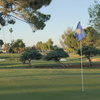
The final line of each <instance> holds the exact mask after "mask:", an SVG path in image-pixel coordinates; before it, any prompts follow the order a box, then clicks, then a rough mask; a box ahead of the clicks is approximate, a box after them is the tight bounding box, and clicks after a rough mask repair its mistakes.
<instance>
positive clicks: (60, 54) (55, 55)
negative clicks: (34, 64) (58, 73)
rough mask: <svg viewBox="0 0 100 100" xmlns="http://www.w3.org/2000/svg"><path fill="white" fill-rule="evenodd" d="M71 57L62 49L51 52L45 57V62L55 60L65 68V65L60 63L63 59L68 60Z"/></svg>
mask: <svg viewBox="0 0 100 100" xmlns="http://www.w3.org/2000/svg"><path fill="white" fill-rule="evenodd" d="M66 57H69V55H68V53H67V52H65V51H64V50H63V49H61V48H57V49H55V50H54V51H51V52H49V53H48V54H47V55H46V56H45V57H44V60H47V61H50V60H53V61H55V62H57V63H59V64H61V66H62V67H65V65H64V64H63V63H61V62H60V59H61V58H66Z"/></svg>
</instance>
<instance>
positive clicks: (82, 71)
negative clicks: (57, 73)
mask: <svg viewBox="0 0 100 100" xmlns="http://www.w3.org/2000/svg"><path fill="white" fill-rule="evenodd" d="M80 52H81V74H82V92H84V84H83V64H82V45H81V41H80Z"/></svg>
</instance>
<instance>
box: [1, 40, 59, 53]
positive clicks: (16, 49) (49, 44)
mask: <svg viewBox="0 0 100 100" xmlns="http://www.w3.org/2000/svg"><path fill="white" fill-rule="evenodd" d="M53 43H54V42H53V41H52V39H48V40H47V41H46V42H44V43H43V42H42V41H39V42H37V43H36V45H33V46H32V47H26V45H25V43H24V42H23V40H22V39H17V40H12V41H11V43H5V44H4V42H3V40H0V47H2V45H4V49H5V50H6V52H7V53H23V52H24V51H28V50H30V49H33V50H37V51H39V52H42V51H51V50H54V49H55V48H58V47H57V45H53Z"/></svg>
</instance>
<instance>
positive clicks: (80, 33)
mask: <svg viewBox="0 0 100 100" xmlns="http://www.w3.org/2000/svg"><path fill="white" fill-rule="evenodd" d="M74 35H75V37H76V38H77V40H78V41H80V40H81V39H83V38H84V37H85V36H86V33H85V31H84V30H83V28H82V27H81V24H80V22H79V23H78V25H77V27H76V30H75V32H74Z"/></svg>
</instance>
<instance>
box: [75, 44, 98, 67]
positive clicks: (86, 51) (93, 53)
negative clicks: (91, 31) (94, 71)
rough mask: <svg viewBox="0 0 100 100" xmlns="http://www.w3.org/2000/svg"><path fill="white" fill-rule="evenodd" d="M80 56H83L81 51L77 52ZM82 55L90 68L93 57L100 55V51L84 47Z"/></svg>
mask: <svg viewBox="0 0 100 100" xmlns="http://www.w3.org/2000/svg"><path fill="white" fill-rule="evenodd" d="M77 53H78V54H79V55H80V56H81V50H80V49H79V50H78V52H77ZM82 55H84V56H85V57H86V58H87V59H88V60H89V63H90V66H91V65H92V62H91V57H93V56H96V55H100V50H99V49H96V48H94V47H89V46H83V47H82Z"/></svg>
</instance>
